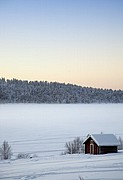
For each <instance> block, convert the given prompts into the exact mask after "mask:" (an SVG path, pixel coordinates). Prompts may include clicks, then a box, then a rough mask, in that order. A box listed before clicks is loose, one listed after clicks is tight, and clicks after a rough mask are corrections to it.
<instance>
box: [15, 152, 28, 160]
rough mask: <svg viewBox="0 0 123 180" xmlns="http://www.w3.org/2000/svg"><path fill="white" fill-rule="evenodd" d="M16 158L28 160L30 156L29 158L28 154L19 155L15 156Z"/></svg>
mask: <svg viewBox="0 0 123 180" xmlns="http://www.w3.org/2000/svg"><path fill="white" fill-rule="evenodd" d="M17 158H18V159H27V158H30V156H29V154H27V153H19V154H18V155H17Z"/></svg>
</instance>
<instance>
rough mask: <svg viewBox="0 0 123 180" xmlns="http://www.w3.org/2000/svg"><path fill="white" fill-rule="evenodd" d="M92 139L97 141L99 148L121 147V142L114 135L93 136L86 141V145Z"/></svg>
mask: <svg viewBox="0 0 123 180" xmlns="http://www.w3.org/2000/svg"><path fill="white" fill-rule="evenodd" d="M90 137H91V138H92V139H93V140H94V141H95V143H96V144H97V145H98V146H118V145H119V142H118V140H117V138H116V137H115V135H114V134H92V135H90V136H88V137H87V138H86V139H85V141H84V143H85V142H86V140H87V139H88V138H90Z"/></svg>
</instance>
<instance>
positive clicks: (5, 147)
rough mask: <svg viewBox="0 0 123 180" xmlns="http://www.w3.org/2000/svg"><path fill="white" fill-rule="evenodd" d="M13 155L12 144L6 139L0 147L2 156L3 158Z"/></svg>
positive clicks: (0, 155) (0, 156)
mask: <svg viewBox="0 0 123 180" xmlns="http://www.w3.org/2000/svg"><path fill="white" fill-rule="evenodd" d="M11 156H12V149H11V146H10V145H9V144H8V142H7V141H4V142H3V144H2V145H1V147H0V158H1V160H3V159H5V160H6V159H10V158H11Z"/></svg>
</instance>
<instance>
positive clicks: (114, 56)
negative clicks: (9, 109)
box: [0, 0, 123, 90]
mask: <svg viewBox="0 0 123 180" xmlns="http://www.w3.org/2000/svg"><path fill="white" fill-rule="evenodd" d="M2 77H5V78H6V79H12V78H16V79H22V80H38V81H49V82H54V81H57V82H64V83H72V84H78V85H81V86H88V87H97V88H108V89H109V88H111V89H122V90H123V1H122V0H107V1H104V0H100V1H97V0H93V1H92V0H86V1H84V0H35V1H34V0H26V1H24V0H21V1H16V0H11V1H8V0H6V1H3V0H0V78H2Z"/></svg>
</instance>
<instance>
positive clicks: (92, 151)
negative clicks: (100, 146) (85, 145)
mask: <svg viewBox="0 0 123 180" xmlns="http://www.w3.org/2000/svg"><path fill="white" fill-rule="evenodd" d="M90 154H94V144H93V143H92V142H91V144H90Z"/></svg>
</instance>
